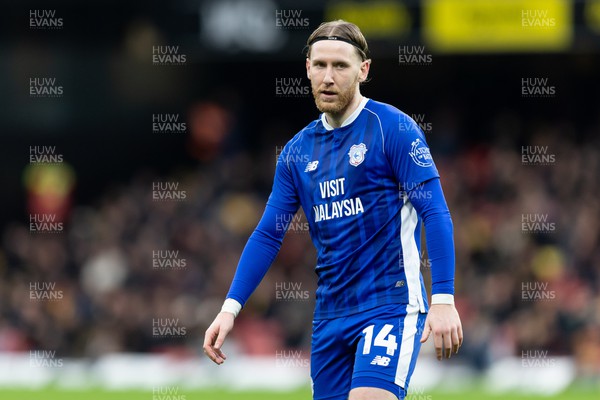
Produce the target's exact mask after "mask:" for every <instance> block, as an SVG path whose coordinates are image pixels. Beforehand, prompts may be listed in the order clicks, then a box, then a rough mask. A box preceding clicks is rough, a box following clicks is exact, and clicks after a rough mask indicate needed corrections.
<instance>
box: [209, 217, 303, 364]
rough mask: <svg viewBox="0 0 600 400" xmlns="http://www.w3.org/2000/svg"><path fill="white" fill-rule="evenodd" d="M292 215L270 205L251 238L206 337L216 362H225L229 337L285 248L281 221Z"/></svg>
mask: <svg viewBox="0 0 600 400" xmlns="http://www.w3.org/2000/svg"><path fill="white" fill-rule="evenodd" d="M292 216H293V213H290V212H286V211H284V210H281V209H279V208H277V207H274V206H272V205H267V207H266V208H265V212H264V213H263V216H262V218H261V220H260V222H259V223H258V226H257V227H256V229H255V230H254V232H253V233H252V235H251V236H250V238H249V239H248V242H247V243H246V246H245V247H244V251H243V252H242V256H241V257H240V261H239V263H238V267H237V270H236V272H235V276H234V278H233V281H232V283H231V287H230V289H229V293H228V294H227V298H226V300H225V302H224V303H223V307H222V308H221V312H220V313H219V314H218V315H217V317H216V318H215V320H214V321H213V323H212V324H211V325H210V326H209V328H208V329H207V330H206V334H205V336H204V352H205V353H206V355H207V356H208V357H209V358H210V359H211V360H213V361H214V362H215V363H217V364H222V363H223V361H225V359H226V357H225V354H223V352H222V351H221V346H222V345H223V342H224V341H225V337H226V336H227V334H228V333H229V331H231V329H232V328H233V321H234V319H235V317H236V316H237V314H238V313H239V312H240V310H241V309H242V307H243V306H244V304H245V303H246V301H247V300H248V298H249V297H250V295H251V294H252V293H253V292H254V290H256V288H257V287H258V285H259V284H260V282H261V281H262V279H263V277H264V276H265V274H266V273H267V271H268V269H269V267H270V266H271V263H272V262H273V260H274V259H275V257H276V256H277V253H278V252H279V249H280V248H281V243H282V241H283V237H284V236H285V232H286V228H287V227H286V226H284V225H283V224H281V223H278V222H277V221H291V220H292V218H291V217H292Z"/></svg>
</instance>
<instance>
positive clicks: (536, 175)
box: [0, 119, 600, 377]
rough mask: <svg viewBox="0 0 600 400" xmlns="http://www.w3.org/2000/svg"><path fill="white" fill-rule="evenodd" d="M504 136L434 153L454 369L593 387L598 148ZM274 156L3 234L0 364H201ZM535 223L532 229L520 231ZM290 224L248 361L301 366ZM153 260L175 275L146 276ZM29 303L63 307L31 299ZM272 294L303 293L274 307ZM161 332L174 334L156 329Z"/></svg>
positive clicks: (305, 271) (310, 284) (235, 159)
mask: <svg viewBox="0 0 600 400" xmlns="http://www.w3.org/2000/svg"><path fill="white" fill-rule="evenodd" d="M435 126H436V127H441V126H444V125H443V121H442V122H439V123H437V122H436V124H435ZM596 128H598V127H596ZM510 129H511V126H510V121H503V120H502V119H499V120H498V121H497V122H496V127H495V129H494V131H493V132H491V133H490V135H489V140H488V141H487V143H479V144H477V145H472V146H454V148H451V147H452V146H450V147H445V146H444V145H443V141H442V139H441V138H440V137H439V135H438V136H434V137H432V139H431V140H430V145H431V147H432V149H433V154H434V158H435V159H436V163H437V165H438V169H439V170H440V173H441V176H442V184H443V187H444V190H445V195H446V199H447V201H448V204H449V207H450V210H451V213H452V217H453V221H454V229H455V241H456V255H457V263H456V269H457V272H456V275H457V279H456V302H457V307H458V309H459V311H460V313H461V316H462V321H463V326H464V330H465V344H464V347H463V349H461V354H460V355H459V357H460V358H461V359H462V360H463V361H464V362H465V363H469V364H470V365H472V366H474V367H476V368H479V369H485V368H486V367H487V366H488V365H489V364H490V362H492V361H493V360H496V359H500V358H502V357H505V356H517V357H522V356H523V354H525V353H526V352H527V353H526V354H528V355H529V354H532V353H531V352H534V351H538V350H539V351H541V353H537V354H546V355H547V356H548V357H552V356H559V355H572V356H573V357H574V359H575V360H576V363H577V366H578V370H579V373H580V374H581V375H582V376H591V377H593V376H600V225H599V221H600V202H599V201H598V198H600V184H599V181H600V179H599V178H598V176H599V172H600V146H599V145H598V143H588V144H581V143H577V142H576V140H575V139H573V136H572V135H569V134H568V132H569V129H573V128H572V127H569V126H563V127H549V126H545V125H543V124H538V125H536V126H535V127H534V129H533V130H532V134H531V136H530V139H529V141H528V142H527V143H519V142H517V141H515V140H505V139H506V137H507V131H508V130H510ZM291 134H292V132H290V136H291ZM283 144H284V143H273V144H272V147H268V148H266V149H264V150H263V151H262V152H261V153H260V154H251V153H249V152H246V151H244V150H243V149H242V150H236V151H234V152H230V154H223V155H222V156H221V157H216V158H215V159H214V160H212V161H209V162H203V163H200V165H199V166H198V167H197V168H196V169H195V170H188V171H184V172H178V173H174V174H173V175H171V176H156V175H155V174H153V173H151V172H147V171H139V173H138V174H137V175H136V177H135V178H134V179H133V180H132V181H131V182H129V183H127V184H121V185H115V186H114V187H113V188H112V189H110V190H108V191H106V192H105V193H103V194H101V195H99V197H98V200H97V202H96V203H94V204H87V205H84V204H78V205H75V206H74V207H73V208H72V210H71V212H70V214H69V216H68V219H67V220H66V221H65V229H64V231H62V232H59V233H54V234H51V233H31V232H30V231H29V227H28V225H27V224H26V223H19V222H15V223H13V224H10V225H8V226H6V227H4V229H3V231H2V232H1V234H2V246H1V253H0V351H1V352H6V351H8V352H11V351H27V350H33V349H48V350H55V351H57V354H60V355H61V356H64V357H91V358H94V357H97V356H100V355H103V354H108V353H112V352H125V351H128V352H173V353H176V354H182V355H192V354H196V353H199V352H200V351H201V350H200V349H201V341H202V340H203V334H204V330H205V329H206V327H207V326H208V325H209V324H210V322H211V321H212V319H213V318H214V316H215V314H216V313H217V312H218V311H219V309H220V306H221V304H222V301H223V299H224V296H225V294H226V293H227V290H228V287H229V283H230V282H231V279H232V277H233V274H234V271H235V267H236V264H237V261H238V258H239V255H240V253H241V251H242V249H243V246H244V244H245V241H246V239H247V237H248V236H249V234H250V233H251V232H252V230H253V228H254V226H255V225H256V223H257V222H258V220H259V218H260V216H261V214H262V211H263V208H264V203H265V201H266V198H267V196H268V193H269V189H270V184H271V179H272V173H273V171H274V166H275V157H276V152H277V150H276V149H277V148H278V146H281V145H283ZM522 146H545V147H546V152H547V154H550V155H553V156H554V157H551V159H553V162H545V163H536V162H534V163H531V164H527V163H526V162H524V160H523V157H522V156H523V151H524V150H523V147H522ZM436 149H437V150H436ZM546 161H548V159H547V160H546ZM542 164H546V165H542ZM156 181H161V182H164V181H171V182H177V183H179V188H180V189H182V190H185V199H182V200H180V201H177V200H164V201H158V200H156V199H154V198H153V196H152V190H153V183H155V182H156ZM532 215H533V217H532ZM536 219H539V220H540V221H544V224H541V225H538V226H534V227H532V226H531V225H527V224H526V223H525V224H524V221H525V222H527V221H531V220H536ZM302 221H303V220H302V219H299V220H298V221H296V222H297V223H294V224H293V228H292V229H291V231H290V232H288V234H287V236H286V239H285V241H284V245H283V247H282V250H281V252H280V254H279V256H278V258H277V260H276V261H275V263H274V265H273V266H272V268H271V270H270V271H269V273H268V274H267V276H266V277H265V279H264V280H263V282H262V284H261V285H260V287H259V288H258V289H257V291H256V292H255V293H254V295H253V296H252V298H251V299H250V301H249V302H248V304H247V305H246V307H245V309H244V310H243V311H242V313H241V314H240V316H239V317H238V319H237V320H236V328H235V329H234V331H233V332H232V336H231V339H230V340H231V341H232V343H235V344H236V346H237V347H238V348H239V349H240V351H242V352H244V353H247V354H260V355H275V354H276V352H277V351H280V350H283V349H302V350H304V351H306V355H307V354H308V351H309V349H310V327H311V316H312V311H313V305H314V293H315V286H316V277H315V275H314V271H313V268H314V264H315V251H314V249H313V247H312V244H311V242H310V237H309V235H308V232H307V231H306V229H305V227H306V225H305V224H304V223H303V222H302ZM168 251H170V253H168ZM157 258H162V259H165V258H167V259H169V261H172V262H171V263H170V264H173V265H171V266H169V265H167V266H165V264H164V263H163V264H162V266H159V267H157V266H156V265H157V262H156V259H157ZM426 258H427V255H426V254H423V263H422V264H423V265H422V272H423V274H424V276H425V277H426V280H429V279H428V277H429V273H430V271H429V268H430V265H429V264H428V263H427V260H426ZM182 261H183V262H182ZM159 264H160V263H159ZM167 264H169V263H167ZM40 283H41V284H42V285H41V286H40ZM44 284H46V286H44ZM52 284H54V286H52ZM32 285H33V286H32ZM32 288H33V289H32ZM32 290H33V291H36V292H40V291H43V290H46V291H52V290H53V291H56V292H60V296H59V297H60V298H54V299H36V298H32V296H31V291H32ZM281 290H287V291H294V292H299V293H301V294H302V293H305V292H308V296H303V295H301V294H300V295H298V296H293V297H294V298H291V299H290V298H288V299H283V298H282V297H281V296H280V295H279V294H278V291H281ZM296 294H297V293H296ZM34 297H35V296H34ZM55 297H56V296H55ZM169 325H171V327H173V326H175V327H178V328H184V329H178V330H176V331H171V332H170V333H167V334H164V332H165V331H164V330H162V331H161V330H158V331H157V330H156V329H154V328H155V327H157V326H159V327H160V326H162V327H164V326H169ZM173 332H176V333H173Z"/></svg>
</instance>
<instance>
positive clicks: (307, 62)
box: [306, 57, 310, 80]
mask: <svg viewBox="0 0 600 400" xmlns="http://www.w3.org/2000/svg"><path fill="white" fill-rule="evenodd" d="M306 77H307V78H308V80H310V60H309V59H308V57H306Z"/></svg>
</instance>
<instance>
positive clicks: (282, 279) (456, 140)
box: [0, 0, 600, 400]
mask: <svg viewBox="0 0 600 400" xmlns="http://www.w3.org/2000/svg"><path fill="white" fill-rule="evenodd" d="M0 14H1V16H0V18H1V23H0V31H1V32H2V35H1V36H0V49H1V51H0V53H1V54H2V56H1V57H0V87H1V88H2V92H1V93H2V96H1V97H0V101H1V107H0V118H1V121H0V129H1V131H2V134H1V140H2V145H1V148H2V158H1V161H0V162H1V163H2V164H1V165H2V171H3V173H2V175H1V176H0V179H1V181H0V182H1V185H2V186H1V187H2V189H3V196H2V207H0V223H1V230H0V235H1V247H0V397H2V398H3V399H4V398H5V399H36V400H37V399H54V398H56V399H69V398H89V399H93V398H101V399H120V398H127V399H138V398H139V399H148V400H150V399H152V400H159V399H171V400H175V399H177V400H191V399H196V398H198V399H228V398H240V399H254V398H261V399H269V398H290V399H293V398H298V399H300V398H310V386H309V385H310V383H309V375H308V357H309V355H310V326H311V313H312V309H313V302H314V290H315V276H314V273H313V267H314V262H315V253H314V250H313V248H312V245H311V243H310V238H309V236H308V232H307V230H306V229H307V225H306V222H305V220H304V217H303V216H302V215H300V216H298V218H297V219H294V221H291V222H292V223H291V228H290V232H289V233H288V235H287V237H286V239H285V242H284V246H283V248H282V251H281V253H280V254H279V256H278V258H277V260H276V262H275V263H274V265H273V267H272V268H271V270H270V272H269V273H268V274H267V276H266V278H265V280H264V281H263V283H262V284H261V286H260V287H259V288H258V290H257V291H256V292H255V294H254V295H253V297H252V298H251V300H250V301H249V303H248V304H247V306H246V307H245V309H244V311H243V312H242V314H241V315H240V317H239V318H238V319H237V320H236V326H235V328H234V331H233V333H232V334H231V336H230V338H229V340H228V342H227V344H226V347H225V352H226V353H227V354H228V356H229V360H228V361H227V362H226V363H225V364H224V365H223V366H220V367H216V366H214V365H212V364H211V363H210V362H209V361H208V359H205V358H203V357H202V350H201V342H202V340H203V334H204V330H205V329H206V327H207V326H208V325H209V324H210V322H211V321H212V319H213V318H214V315H215V314H216V312H217V311H218V310H219V309H220V305H221V303H222V301H223V297H224V295H225V294H226V292H227V289H228V286H229V283H230V280H231V278H232V276H233V273H234V270H235V266H236V263H237V259H238V257H239V254H240V252H241V250H242V248H243V245H244V243H245V240H246V239H247V237H248V235H249V234H250V233H251V231H252V229H253V228H254V226H255V224H256V222H257V221H258V219H259V217H260V215H261V213H262V210H263V205H264V202H265V201H266V198H267V196H268V194H269V191H270V185H271V180H272V175H273V172H274V166H275V159H276V157H277V154H278V152H279V151H280V150H281V148H282V147H283V145H284V144H285V143H286V142H287V140H288V139H289V138H291V137H292V136H293V135H294V134H295V133H296V132H297V131H298V130H299V129H301V128H302V127H303V126H305V125H306V124H307V123H308V122H309V121H310V120H313V119H315V118H316V117H317V115H318V112H317V110H316V108H315V107H314V104H313V100H312V97H311V94H310V90H309V87H310V84H309V81H308V80H307V79H306V75H305V71H304V58H303V54H302V49H303V47H304V43H305V40H306V38H307V36H308V35H309V33H310V32H311V31H312V30H313V29H314V28H315V27H316V26H318V24H319V23H320V22H322V21H324V20H331V19H337V18H343V19H346V20H349V21H352V22H355V23H357V24H358V25H359V26H360V27H361V29H362V30H363V32H364V33H365V35H366V36H367V39H368V40H369V42H370V46H371V55H372V59H373V65H372V69H371V70H372V72H371V81H370V82H369V83H368V84H366V85H365V86H364V87H363V89H362V91H363V94H365V95H366V96H367V97H370V98H373V99H375V100H379V101H384V102H387V103H391V104H393V105H395V106H397V107H398V108H400V109H402V110H403V111H405V112H406V113H407V114H409V115H411V116H413V118H414V119H415V120H417V122H418V123H419V124H420V125H421V127H422V128H423V130H424V131H425V134H426V137H427V139H428V142H429V144H430V146H431V148H432V151H433V154H434V157H435V159H436V161H437V165H438V168H439V170H440V173H441V175H442V182H443V184H444V188H445V192H446V197H447V200H448V202H449V206H450V209H451V212H452V215H453V219H454V226H455V238H456V246H457V248H456V251H457V282H456V289H457V295H456V301H457V307H458V309H459V311H460V313H461V316H462V321H463V325H464V330H465V345H464V346H463V348H462V349H461V352H460V354H459V355H458V356H457V357H456V358H453V359H452V360H451V361H450V362H443V363H438V362H436V361H435V360H434V357H433V355H432V347H433V345H432V344H431V343H427V345H425V346H424V349H423V351H422V355H421V357H420V359H419V363H418V365H417V372H416V373H415V377H414V379H413V385H412V387H411V391H410V396H411V397H412V399H414V400H417V399H421V400H425V399H427V400H432V399H433V400H437V399H446V398H447V399H452V398H461V399H469V398H478V399H480V398H486V397H488V396H491V397H494V396H495V397H497V398H502V397H508V396H510V397H511V398H516V399H519V398H533V397H535V396H548V397H552V398H565V399H567V398H568V399H571V398H573V399H584V398H597V397H596V396H597V394H598V393H599V392H600V383H599V382H600V227H599V221H600V202H599V201H598V198H599V197H600V185H599V180H600V178H599V176H600V175H599V174H600V153H599V151H600V139H599V138H600V98H599V93H600V79H599V75H598V71H600V59H599V53H600V1H598V0H589V1H575V0H572V1H569V0H546V1H541V0H539V1H538V0H497V1H494V0H472V1H468V0H420V1H418V0H406V1H389V0H379V1H370V2H367V1H349V0H326V1H316V0H315V1H286V0H245V1H244V0H221V1H217V0H206V1H201V0H173V1H169V2H158V1H147V2H134V1H127V0H120V1H114V0H106V1H90V2H75V1H66V0H56V1H51V2H48V1H44V2H41V1H39V2H31V1H22V2H10V3H5V4H3V12H2V13H0ZM286 222H290V221H282V223H286ZM422 266H423V273H424V275H425V277H426V278H428V276H429V264H428V261H427V254H426V253H424V254H423V263H422Z"/></svg>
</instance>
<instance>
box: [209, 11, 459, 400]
mask: <svg viewBox="0 0 600 400" xmlns="http://www.w3.org/2000/svg"><path fill="white" fill-rule="evenodd" d="M307 48H308V50H307V58H306V73H307V76H308V79H310V81H311V86H312V92H313V96H314V98H315V103H316V105H317V108H318V109H319V110H320V111H321V112H322V114H321V115H320V117H319V118H318V119H317V120H315V121H313V122H311V123H310V124H308V125H307V126H306V127H305V128H304V129H302V130H301V131H300V132H298V133H297V134H296V135H295V136H294V137H293V138H292V140H290V141H289V142H288V143H287V145H286V146H285V147H284V149H283V151H282V152H281V154H280V156H279V159H278V162H277V166H276V171H275V178H274V183H273V189H272V192H271V195H270V197H269V199H268V201H267V205H266V208H265V211H264V214H263V216H262V218H261V220H260V222H259V224H258V226H257V227H256V229H255V231H254V232H253V233H252V235H251V236H250V238H249V239H248V242H247V244H246V247H245V248H244V251H243V252H242V256H241V258H240V261H239V264H238V266H237V270H236V273H235V277H234V279H233V282H232V284H231V288H230V290H229V293H228V294H227V298H226V300H225V302H224V304H223V307H222V309H221V312H220V313H219V314H218V315H217V317H216V318H215V320H214V322H213V323H212V324H211V326H210V327H209V328H208V329H207V331H206V335H205V340H204V351H205V353H206V354H207V356H208V357H209V358H210V359H211V360H213V361H214V362H215V363H217V364H222V363H223V362H224V360H225V359H226V356H225V354H223V352H222V351H221V346H222V344H223V341H224V340H225V337H226V336H227V334H228V333H229V332H230V331H231V329H232V328H233V324H234V319H235V317H236V316H237V314H238V313H239V311H240V310H241V308H242V306H243V305H244V304H245V302H246V300H248V297H249V296H250V295H251V294H252V292H253V291H254V290H255V289H256V287H257V286H258V284H259V283H260V281H261V280H262V278H263V276H264V275H265V273H266V272H267V270H268V268H269V266H270V265H271V263H272V261H273V259H274V258H275V256H276V255H277V252H278V251H279V248H280V246H281V243H282V240H283V237H284V235H285V231H284V230H282V229H277V227H278V225H277V222H276V221H291V220H292V218H291V217H292V216H293V215H294V214H295V213H296V211H297V210H298V208H299V207H300V206H302V208H303V209H304V212H305V214H306V216H307V218H308V223H309V227H310V236H311V238H312V241H313V243H314V245H315V247H316V249H317V265H316V273H317V276H318V288H317V293H316V306H315V312H314V320H313V333H312V350H311V379H312V384H313V398H314V399H328V400H337V399H339V400H342V399H344V400H345V399H348V398H349V399H350V400H362V399H369V400H387V399H403V398H404V397H405V396H406V393H407V390H408V385H409V382H410V377H411V375H412V372H413V370H414V368H415V363H416V359H417V355H418V353H419V349H420V347H421V343H424V342H425V341H427V339H428V338H429V336H430V334H431V333H433V341H434V345H435V349H436V354H437V358H438V359H440V360H441V359H442V358H444V357H445V358H450V356H451V354H452V353H456V352H457V351H458V348H459V347H460V345H461V344H462V340H463V334H462V326H461V322H460V318H459V315H458V312H457V311H456V308H455V307H454V263H455V259H454V241H453V228H452V220H451V218H450V213H449V211H448V207H447V205H446V201H445V199H444V195H443V192H442V188H441V185H440V178H439V174H438V171H437V169H436V167H435V164H434V162H433V159H432V157H431V154H430V152H429V148H428V146H427V143H426V141H425V137H424V135H423V132H422V131H421V129H420V128H419V127H418V125H417V124H416V123H415V122H414V121H413V120H412V119H411V118H410V117H409V116H407V115H406V114H404V113H403V112H402V111H400V110H398V109H396V108H394V107H392V106H390V105H388V104H384V103H380V102H376V101H374V100H370V99H368V98H366V97H364V96H362V95H361V93H360V84H361V83H362V82H365V80H366V79H367V76H368V74H369V68H370V65H371V60H370V59H369V56H368V46H367V42H366V40H365V38H364V36H363V35H362V33H361V31H360V29H359V28H358V27H357V26H356V25H354V24H352V23H348V22H345V21H342V20H338V21H332V22H326V23H323V24H321V25H320V26H319V27H318V28H317V29H316V30H315V31H314V32H313V33H312V34H311V35H310V37H309V38H308V41H307ZM298 154H303V155H304V154H305V155H307V158H304V157H297V155H298ZM299 158H300V159H302V160H301V161H299V160H298V159H299ZM306 159H308V161H306ZM422 224H423V225H424V226H425V231H426V241H427V248H428V253H429V257H430V262H431V275H432V296H431V304H432V305H431V307H429V305H428V302H427V300H426V298H427V293H426V290H425V287H424V284H423V277H422V275H421V273H420V261H421V260H420V237H421V235H420V229H421V225H422Z"/></svg>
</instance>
